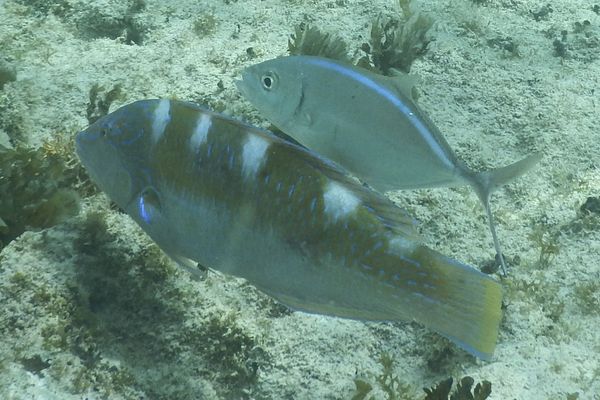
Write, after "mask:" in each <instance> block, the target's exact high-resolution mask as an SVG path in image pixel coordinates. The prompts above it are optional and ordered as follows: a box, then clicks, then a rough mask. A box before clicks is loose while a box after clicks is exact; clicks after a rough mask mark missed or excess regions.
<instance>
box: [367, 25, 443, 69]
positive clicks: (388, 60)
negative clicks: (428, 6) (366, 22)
mask: <svg viewBox="0 0 600 400" xmlns="http://www.w3.org/2000/svg"><path fill="white" fill-rule="evenodd" d="M432 25H433V21H432V20H431V18H429V17H427V16H425V15H423V14H418V13H417V14H412V15H411V16H410V17H408V19H397V18H378V19H377V20H375V21H374V22H373V24H372V25H371V39H370V41H369V42H368V43H364V44H363V45H362V47H361V48H362V50H363V51H364V52H365V53H367V55H366V56H364V57H362V58H361V59H360V60H359V61H358V63H357V65H358V66H360V67H363V68H365V67H366V68H368V69H372V70H374V71H375V72H378V73H380V74H383V75H395V72H394V70H400V71H402V72H405V73H408V72H410V66H411V65H412V63H413V62H414V61H415V60H416V59H417V58H418V57H420V56H421V55H423V54H424V53H425V51H426V50H427V45H428V44H429V42H430V41H431V39H430V38H429V36H428V35H427V33H428V31H429V29H430V28H431V26H432Z"/></svg>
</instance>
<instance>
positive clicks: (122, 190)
mask: <svg viewBox="0 0 600 400" xmlns="http://www.w3.org/2000/svg"><path fill="white" fill-rule="evenodd" d="M76 147H77V153H78V155H79V157H80V159H81V161H82V163H83V164H84V166H85V167H86V169H87V171H88V172H89V174H90V176H91V177H92V179H93V180H94V181H95V182H96V183H97V185H98V186H99V187H100V188H101V189H102V190H103V191H105V192H106V193H107V194H108V195H109V196H110V197H111V198H112V199H113V200H114V201H115V202H116V203H117V204H118V205H119V206H120V207H121V208H122V209H123V210H125V211H126V212H127V213H128V214H129V215H130V216H131V217H132V218H133V219H134V220H135V221H136V222H137V223H138V224H139V225H140V226H141V227H142V229H144V231H145V232H147V233H148V235H149V236H150V237H151V238H152V239H153V240H154V241H155V242H156V243H157V244H158V245H159V246H160V247H161V248H162V249H163V250H164V251H165V252H166V253H167V254H169V255H170V256H171V257H173V258H174V259H175V260H193V261H194V262H197V263H200V264H201V265H203V266H206V267H209V268H212V269H215V270H218V271H221V272H223V273H227V274H231V275H235V276H238V277H242V278H245V279H247V280H248V281H249V282H250V283H252V284H254V285H255V286H256V287H257V288H259V289H260V290H262V291H264V292H265V293H267V294H269V295H271V296H272V297H274V298H275V299H277V300H279V301H280V302H282V303H283V304H285V305H287V306H289V307H293V308H295V309H299V310H303V311H307V312H313V313H319V314H327V315H333V316H338V317H345V318H356V319H362V320H391V321H396V320H416V321H418V322H420V323H422V324H423V325H425V326H427V327H429V328H430V329H433V330H435V331H437V332H439V333H440V334H442V335H444V336H446V337H448V338H450V339H451V340H452V341H454V343H456V344H457V345H459V346H460V347H462V348H463V349H465V350H467V351H468V352H470V353H472V354H474V355H475V356H477V357H480V358H482V359H489V358H490V357H491V356H492V353H493V351H494V347H495V344H496V339H497V335H498V326H499V322H500V318H501V310H500V308H501V307H500V306H501V298H502V289H501V286H500V285H499V284H498V282H496V281H495V280H493V279H492V278H490V277H488V276H486V275H484V274H482V273H480V272H479V271H477V270H475V269H473V268H471V267H468V266H466V265H463V264H461V263H459V262H457V261H455V260H452V259H449V258H447V257H445V256H443V255H441V254H439V253H437V252H435V251H433V250H431V249H429V248H427V247H426V246H424V245H423V244H422V242H421V240H420V239H419V237H418V234H417V233H416V232H415V229H414V223H413V220H412V218H411V217H410V216H408V215H407V214H406V213H405V212H404V211H403V210H401V209H400V208H398V207H397V206H395V205H394V204H393V203H391V202H390V201H389V200H387V199H386V198H385V197H383V196H382V195H380V194H378V193H377V192H374V191H372V190H370V189H368V188H365V187H363V186H362V185H360V184H359V183H357V182H355V180H353V179H352V178H351V177H349V176H348V175H347V173H346V172H345V171H344V170H341V169H339V167H337V166H336V165H335V164H334V163H332V162H330V161H328V160H326V159H323V158H321V157H320V156H318V155H317V154H315V153H313V152H311V151H309V150H306V149H304V148H303V147H301V146H298V145H296V144H293V143H291V142H288V141H285V140H283V139H281V138H279V137H276V136H275V135H273V134H272V133H270V132H268V131H263V130H260V129H258V128H255V127H252V126H249V125H246V124H243V123H241V122H239V121H236V120H233V119H230V118H227V117H224V116H222V115H219V114H216V113H213V112H210V111H207V110H205V109H203V108H201V107H199V106H197V105H194V104H192V103H185V102H180V101H170V100H143V101H138V102H135V103H132V104H129V105H127V106H124V107H122V108H120V109H118V110H116V111H115V112H113V113H112V114H109V115H107V116H105V117H103V118H101V119H99V120H98V121H97V122H95V123H94V124H93V125H91V126H90V127H88V128H87V129H86V130H84V131H82V132H80V133H79V134H78V135H77V138H76Z"/></svg>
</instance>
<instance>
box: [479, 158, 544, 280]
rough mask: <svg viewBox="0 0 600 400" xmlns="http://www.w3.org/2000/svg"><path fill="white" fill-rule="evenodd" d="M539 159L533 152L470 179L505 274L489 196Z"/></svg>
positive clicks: (524, 171) (504, 265)
mask: <svg viewBox="0 0 600 400" xmlns="http://www.w3.org/2000/svg"><path fill="white" fill-rule="evenodd" d="M541 159H542V155H541V154H540V153H534V154H532V155H530V156H528V157H525V158H524V159H522V160H520V161H517V162H516V163H513V164H510V165H507V166H506V167H500V168H496V169H492V170H489V171H483V172H479V173H476V174H475V175H474V176H473V179H472V181H471V185H472V186H473V187H474V188H475V191H476V192H477V196H479V199H480V200H481V203H482V204H483V207H484V208H485V213H486V214H487V220H488V224H489V227H490V231H491V232H492V239H493V240H494V247H495V249H496V254H497V256H498V258H499V259H500V265H501V266H502V272H503V274H504V275H506V262H505V261H504V255H502V250H501V248H500V242H499V241H498V235H497V234H496V225H495V224H494V216H493V214H492V209H491V207H490V196H491V195H492V193H493V192H494V191H495V190H496V189H498V188H499V187H501V186H503V185H506V184H507V183H510V182H511V181H512V180H514V179H516V178H518V177H519V176H521V175H523V174H525V173H526V172H527V171H529V170H530V169H531V168H533V166H534V165H535V164H537V163H538V161H540V160H541Z"/></svg>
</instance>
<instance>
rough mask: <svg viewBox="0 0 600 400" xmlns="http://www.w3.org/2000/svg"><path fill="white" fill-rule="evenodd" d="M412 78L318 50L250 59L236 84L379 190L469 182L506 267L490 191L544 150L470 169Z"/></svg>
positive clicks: (303, 139)
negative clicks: (416, 96) (414, 92)
mask: <svg viewBox="0 0 600 400" xmlns="http://www.w3.org/2000/svg"><path fill="white" fill-rule="evenodd" d="M411 80H412V78H409V77H406V76H404V77H395V78H388V77H384V76H381V75H376V74H373V73H371V72H369V71H366V70H364V69H361V68H358V67H354V66H350V65H346V64H343V63H339V62H337V61H334V60H330V59H326V58H321V57H312V56H290V57H281V58H277V59H274V60H269V61H265V62H262V63H260V64H257V65H253V66H251V67H249V68H247V69H246V70H244V72H243V73H242V80H241V81H237V82H236V83H237V86H238V88H239V90H240V92H242V94H243V95H244V96H245V97H246V99H248V100H249V101H250V102H251V103H252V104H253V105H254V106H255V107H256V108H257V109H258V110H259V111H260V112H261V114H263V115H264V116H265V117H266V118H267V119H269V120H270V121H271V122H272V123H273V124H274V125H275V126H277V127H278V128H279V129H281V130H282V131H283V132H285V133H286V134H288V135H290V136H291V137H293V138H294V139H295V140H297V141H298V142H300V143H302V144H303V145H305V146H307V147H308V148H310V149H312V150H314V151H316V152H318V153H320V154H323V155H324V156H325V157H328V158H330V159H331V160H333V161H335V162H338V163H339V164H340V165H342V166H343V167H344V168H347V169H348V170H349V171H350V172H352V173H353V174H355V175H356V176H358V177H359V178H361V179H362V180H363V181H365V182H366V183H368V184H369V185H370V186H372V187H373V188H375V189H377V190H379V191H381V192H383V191H388V190H395V189H413V188H425V187H437V186H458V185H465V184H467V185H470V186H471V187H472V188H473V189H474V190H475V192H476V193H477V195H478V196H479V199H480V200H481V202H482V204H483V206H484V208H485V211H486V214H487V218H488V223H489V228H490V231H491V233H492V237H493V240H494V246H495V248H496V252H497V254H498V256H499V257H500V261H501V265H502V267H503V271H504V272H505V273H506V265H505V262H504V258H503V256H502V252H501V249H500V244H499V242H498V238H497V235H496V229H495V225H494V221H493V216H492V212H491V209H490V195H491V193H492V192H493V191H494V190H495V189H497V188H498V187H500V186H502V185H504V184H506V183H508V182H509V181H511V180H512V179H514V178H515V177H518V176H520V175H521V174H523V173H525V172H526V171H527V170H529V169H530V168H531V167H532V166H533V165H534V164H535V163H537V161H539V159H540V158H541V157H540V155H539V154H533V155H531V156H529V157H527V158H525V159H523V160H521V161H518V162H516V163H514V164H511V165H509V166H506V167H503V168H498V169H494V170H491V171H484V172H475V171H473V170H471V169H469V168H468V167H467V166H466V165H465V164H464V163H463V162H461V161H460V160H459V159H458V158H457V157H456V156H455V154H454V152H453V151H452V149H451V148H450V146H449V145H448V143H447V142H446V140H445V139H444V137H443V136H442V134H441V132H440V131H439V130H438V128H437V127H436V126H435V125H434V124H433V122H431V120H430V119H429V118H428V117H427V116H426V115H425V114H424V113H423V111H422V110H421V109H420V108H419V107H418V106H417V105H416V104H415V103H414V102H413V101H412V100H411V96H410V94H409V89H410V84H411Z"/></svg>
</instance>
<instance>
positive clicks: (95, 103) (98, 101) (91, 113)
mask: <svg viewBox="0 0 600 400" xmlns="http://www.w3.org/2000/svg"><path fill="white" fill-rule="evenodd" d="M102 92H105V90H104V88H103V87H102V86H100V85H99V84H95V85H93V86H92V88H91V89H90V92H89V103H88V105H87V108H86V110H85V114H86V117H87V120H88V122H89V123H90V125H91V124H93V123H94V122H96V121H97V120H98V119H99V118H101V117H103V116H105V115H106V114H108V110H109V109H110V105H111V104H112V103H113V102H114V101H115V100H117V99H120V98H122V91H121V85H115V86H114V87H113V88H112V89H110V90H109V91H107V92H105V93H104V94H103V95H102V96H101V95H100V93H102Z"/></svg>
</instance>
